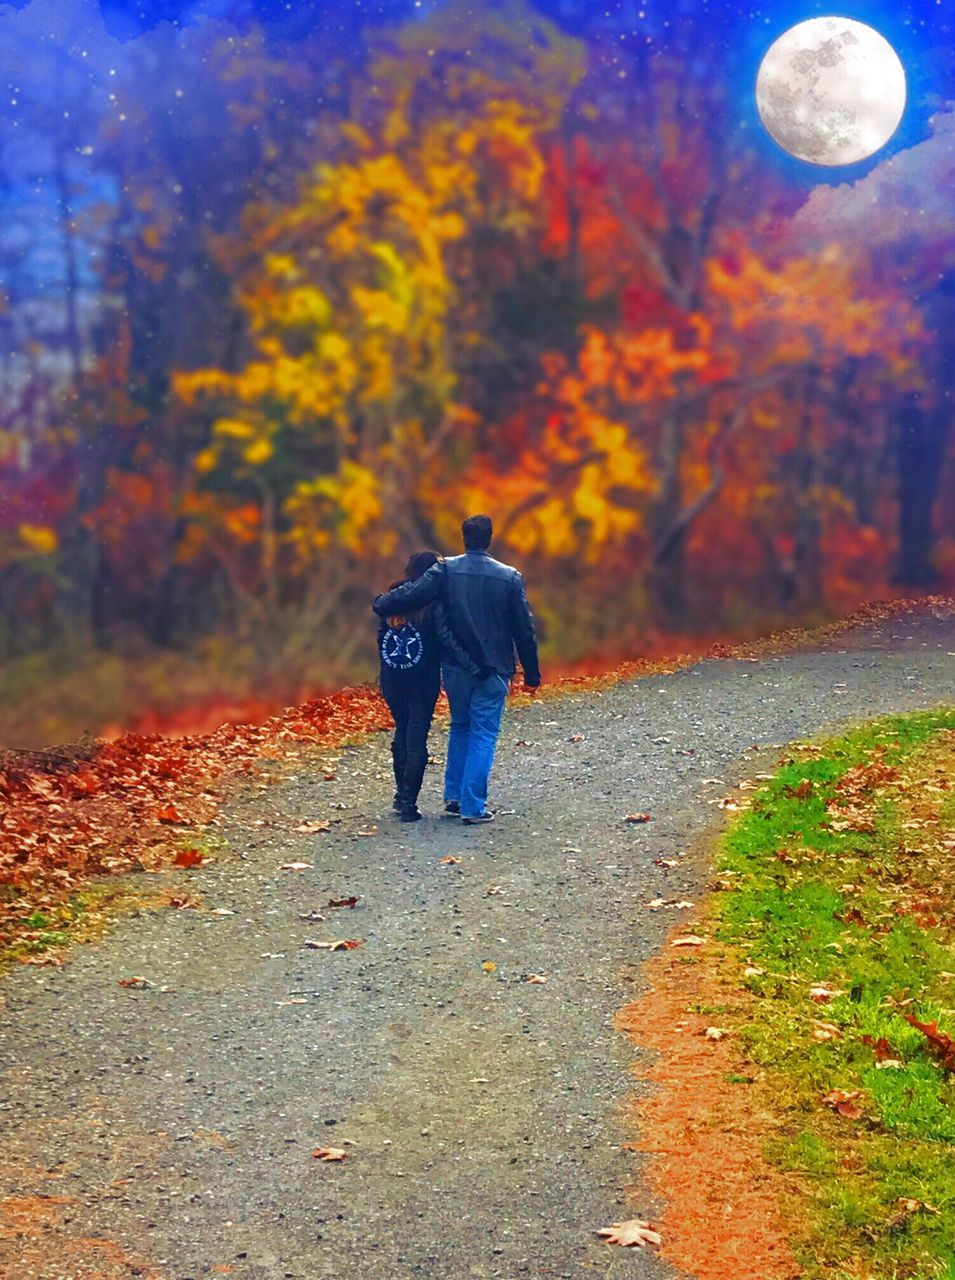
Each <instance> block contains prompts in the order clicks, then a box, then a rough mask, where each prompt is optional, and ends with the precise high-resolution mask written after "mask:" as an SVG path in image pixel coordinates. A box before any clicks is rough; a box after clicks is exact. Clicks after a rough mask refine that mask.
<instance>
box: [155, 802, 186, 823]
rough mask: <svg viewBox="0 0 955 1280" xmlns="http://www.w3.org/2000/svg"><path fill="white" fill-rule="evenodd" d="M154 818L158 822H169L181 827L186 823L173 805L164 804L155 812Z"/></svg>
mask: <svg viewBox="0 0 955 1280" xmlns="http://www.w3.org/2000/svg"><path fill="white" fill-rule="evenodd" d="M156 817H157V818H158V819H159V821H160V822H171V823H175V824H177V825H179V826H182V825H184V824H186V823H187V822H188V819H187V818H184V817H183V816H182V814H181V813H180V812H179V810H178V809H177V808H176V806H175V805H174V804H164V805H160V807H159V808H158V809H157V810H156Z"/></svg>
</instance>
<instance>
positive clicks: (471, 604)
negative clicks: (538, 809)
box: [372, 516, 541, 825]
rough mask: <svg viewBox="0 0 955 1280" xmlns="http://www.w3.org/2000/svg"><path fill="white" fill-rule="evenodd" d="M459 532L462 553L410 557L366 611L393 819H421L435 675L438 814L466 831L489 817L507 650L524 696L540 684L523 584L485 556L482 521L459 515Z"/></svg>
mask: <svg viewBox="0 0 955 1280" xmlns="http://www.w3.org/2000/svg"><path fill="white" fill-rule="evenodd" d="M461 532H462V534H463V536H464V554H463V555H460V556H453V557H451V558H450V559H448V560H444V559H442V558H441V557H440V556H439V555H437V554H436V553H435V552H434V551H420V552H418V553H417V554H416V555H413V556H412V557H411V559H410V560H409V561H408V565H407V568H406V569H405V575H406V576H405V579H404V580H403V581H402V582H400V583H396V584H395V585H394V586H393V587H392V588H391V590H389V591H388V592H386V593H385V594H384V595H380V596H378V597H377V598H376V599H375V602H374V604H373V606H372V608H373V609H374V611H375V613H376V614H378V617H379V618H380V620H381V621H380V626H379V632H378V649H379V654H380V656H381V691H382V694H383V695H384V697H385V700H386V702H387V703H388V706H389V708H390V710H391V714H392V715H393V717H394V721H395V735H394V739H393V741H392V745H391V751H392V756H393V759H394V766H395V784H396V788H397V789H396V791H395V801H394V808H395V809H396V810H397V811H398V813H399V814H400V815H401V820H402V822H417V821H418V819H419V818H420V817H421V814H420V812H419V810H418V793H419V791H420V789H421V782H422V779H423V778H424V772H425V768H426V767H427V764H428V731H429V730H430V728H431V720H432V717H433V716H434V707H435V703H436V702H437V700H438V693H439V692H440V687H441V679H442V676H443V679H444V688H445V692H446V693H447V695H448V702H449V704H450V707H451V736H450V738H449V740H448V758H447V766H446V768H445V774H444V811H445V814H446V815H448V816H457V815H459V814H460V816H461V818H462V819H463V821H464V822H465V823H467V824H468V825H472V824H477V823H483V822H490V821H491V819H492V817H493V816H494V815H493V814H492V813H491V812H490V811H489V809H488V807H487V783H488V775H489V774H490V772H491V765H492V764H493V762H494V748H495V746H496V743H497V736H498V733H499V731H500V727H501V714H502V712H503V710H504V699H505V698H506V697H507V691H508V688H509V686H510V681H511V678H512V676H513V675H514V671H515V662H514V651H515V649H516V650H517V656H518V657H519V658H520V661H521V666H522V667H523V669H524V687H525V689H537V688H538V687H539V685H540V682H541V677H540V668H539V666H538V660H537V638H536V636H535V634H534V619H533V616H532V614H531V611H530V606H529V605H528V603H527V596H526V594H525V592H524V579H523V578H522V577H521V575H520V574H519V573H518V571H517V570H516V569H512V568H511V567H510V566H509V565H506V564H501V563H500V561H498V560H495V559H493V557H492V556H491V555H490V553H489V551H488V548H489V547H490V545H491V537H492V534H493V528H492V525H491V520H490V518H489V517H488V516H469V517H468V519H467V520H465V521H464V523H463V524H462V526H461Z"/></svg>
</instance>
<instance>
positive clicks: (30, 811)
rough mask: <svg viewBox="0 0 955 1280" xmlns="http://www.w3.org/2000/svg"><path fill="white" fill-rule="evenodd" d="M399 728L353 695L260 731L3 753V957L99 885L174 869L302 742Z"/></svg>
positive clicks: (373, 693)
mask: <svg viewBox="0 0 955 1280" xmlns="http://www.w3.org/2000/svg"><path fill="white" fill-rule="evenodd" d="M388 723H389V717H388V711H387V708H386V707H385V705H384V703H383V702H382V700H381V698H380V696H379V694H378V691H377V690H376V689H372V688H358V689H343V690H341V692H339V693H335V694H331V695H329V696H327V697H323V698H316V699H314V700H313V701H311V702H306V703H304V704H303V705H302V706H298V707H291V708H288V709H287V710H286V711H284V712H283V713H282V714H280V715H277V716H273V717H271V718H270V719H269V720H266V721H265V722H264V723H262V724H260V725H238V726H237V725H229V724H226V725H222V726H221V727H220V728H219V729H217V730H215V732H214V733H210V734H202V735H194V736H192V737H185V738H166V737H162V736H161V735H159V734H150V735H140V734H124V735H123V736H122V737H121V738H119V739H118V740H116V741H115V742H103V741H99V740H95V741H93V742H91V743H89V744H84V745H80V746H75V747H72V748H71V747H65V748H62V749H60V750H56V751H6V752H0V804H2V809H0V946H3V945H5V944H7V943H9V942H10V941H11V939H12V937H13V936H14V934H15V932H16V929H17V925H18V923H20V922H21V921H22V920H23V919H24V917H25V916H27V915H29V914H30V913H31V912H32V911H36V910H45V909H47V908H49V907H50V906H52V905H54V904H56V903H58V902H62V901H64V900H65V899H66V898H67V897H68V896H69V895H70V893H72V892H74V891H75V890H76V889H77V888H78V887H80V886H81V885H82V884H83V883H84V882H86V881H88V880H89V879H90V878H91V877H94V876H98V875H102V874H104V873H108V872H117V871H130V870H141V869H143V868H146V869H152V868H154V867H157V866H161V865H163V864H167V863H168V862H170V861H171V860H172V859H173V858H174V857H175V855H176V853H177V850H180V849H181V848H182V846H183V843H184V840H186V841H187V840H188V838H189V836H190V835H194V834H196V833H198V832H199V831H201V830H202V828H204V827H206V826H208V824H209V823H210V822H211V821H212V819H213V818H214V817H215V814H216V812H217V810H218V808H219V804H220V803H221V800H222V798H223V788H224V785H225V783H226V782H227V781H228V780H230V779H235V778H237V777H239V778H241V777H242V776H243V775H245V774H248V773H249V772H251V771H252V770H253V769H254V768H255V766H256V763H257V761H259V760H260V759H261V757H262V756H263V755H266V754H267V755H269V756H271V757H272V758H274V757H276V756H281V753H282V750H283V746H285V745H286V744H289V743H291V742H295V743H298V744H301V743H302V742H303V741H312V742H316V743H321V744H322V746H326V747H331V746H335V745H337V744H339V743H341V742H344V741H345V740H347V739H349V738H352V737H355V736H356V735H358V734H360V733H366V732H373V731H375V730H377V729H382V728H384V727H385V726H386V725H387V724H388Z"/></svg>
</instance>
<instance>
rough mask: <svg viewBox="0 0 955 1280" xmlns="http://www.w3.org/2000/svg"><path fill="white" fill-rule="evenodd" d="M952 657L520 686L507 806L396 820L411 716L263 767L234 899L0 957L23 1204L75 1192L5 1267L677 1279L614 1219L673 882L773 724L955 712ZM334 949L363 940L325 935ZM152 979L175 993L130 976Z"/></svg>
mask: <svg viewBox="0 0 955 1280" xmlns="http://www.w3.org/2000/svg"><path fill="white" fill-rule="evenodd" d="M953 650H955V623H953V621H952V620H948V621H944V622H943V621H940V620H938V619H935V618H932V617H927V618H924V619H921V620H918V619H913V620H902V621H899V620H895V621H892V622H889V623H888V624H885V625H883V626H881V627H880V628H876V629H874V630H872V631H869V632H865V633H858V632H857V633H852V634H851V635H848V636H846V637H844V638H842V639H840V640H838V641H836V642H834V643H832V644H831V646H830V647H829V649H828V651H825V652H805V653H796V654H792V655H788V656H783V657H772V658H768V659H765V660H762V661H760V662H756V663H754V662H716V661H710V662H703V663H700V664H698V665H696V666H694V667H692V668H689V669H687V670H683V671H680V672H678V673H676V674H674V675H671V676H666V677H650V678H646V679H642V680H640V681H638V682H636V683H628V684H623V685H620V686H617V687H614V688H612V689H609V690H606V691H604V692H603V693H598V692H595V691H593V690H591V691H588V692H585V693H582V694H579V695H572V696H567V697H565V698H562V699H559V700H554V701H544V700H539V701H537V702H535V703H533V704H531V705H529V706H527V707H522V708H520V709H514V710H512V711H510V712H508V713H507V716H506V721H505V727H504V730H503V733H502V740H501V750H500V755H499V760H498V766H497V769H496V773H495V779H494V789H493V790H494V794H493V798H492V802H493V803H496V805H497V807H498V809H499V810H504V813H502V814H501V816H500V817H499V819H498V821H497V822H495V823H494V824H492V825H491V826H489V827H486V828H466V827H463V826H461V824H459V823H456V822H449V821H448V820H445V819H441V818H439V817H437V816H432V817H429V818H428V819H427V820H426V821H424V822H421V823H419V824H418V825H417V826H401V825H399V824H398V823H397V822H396V821H395V820H394V819H393V818H392V817H391V816H390V814H389V812H388V805H389V802H390V798H391V789H390V787H389V779H388V772H389V769H388V766H389V757H388V752H387V739H386V738H385V736H384V735H382V736H379V737H376V738H375V739H374V740H372V741H370V742H368V743H367V744H364V745H362V746H360V747H358V748H353V749H346V750H344V751H339V752H336V753H335V754H336V755H337V756H338V761H337V763H336V764H335V765H334V772H335V774H336V779H335V780H334V781H326V780H324V778H323V772H324V770H323V769H322V768H321V767H320V766H319V763H318V758H316V759H315V760H312V761H303V765H302V768H301V769H300V770H299V772H298V775H297V776H296V777H294V778H292V779H285V780H284V781H281V782H279V783H276V784H275V785H270V786H267V787H265V788H264V789H256V788H250V790H249V791H248V793H247V794H246V795H244V796H243V797H241V798H240V800H239V801H238V802H237V803H235V804H234V805H233V806H232V807H231V808H230V809H229V810H228V811H227V813H226V815H225V821H224V824H223V828H222V829H223V833H224V834H225V835H226V836H227V838H228V840H229V843H230V850H229V851H228V852H224V853H223V854H222V855H220V857H219V858H218V860H217V861H216V862H215V863H213V864H211V865H210V866H208V867H207V868H202V869H200V870H198V871H195V872H191V873H188V874H187V873H182V872H180V873H178V874H177V876H176V879H177V881H183V880H184V879H188V881H189V885H190V892H191V893H193V894H195V895H201V898H202V900H203V903H204V905H205V907H206V908H207V910H205V911H193V910H188V909H186V910H163V911H160V912H150V913H144V914H142V915H139V916H133V917H127V918H124V919H123V920H121V921H120V922H119V923H117V925H116V926H115V927H114V928H113V929H112V930H111V931H110V932H109V934H108V935H107V937H106V938H105V939H104V940H103V941H102V942H101V943H100V944H98V945H95V946H87V947H79V948H77V949H76V951H75V952H74V955H73V958H72V960H71V962H70V963H69V964H68V965H66V966H65V967H64V968H62V969H59V970H56V969H34V968H27V967H24V968H23V969H20V970H17V971H16V972H14V973H12V974H11V975H9V976H8V977H7V978H5V979H3V980H0V1001H2V1002H3V1003H2V1004H0V1198H2V1196H4V1195H15V1196H21V1197H26V1196H35V1195H44V1196H56V1197H62V1198H63V1200H64V1203H62V1204H60V1203H58V1202H51V1203H50V1212H49V1231H48V1236H47V1242H48V1249H47V1251H46V1253H47V1256H46V1260H45V1262H43V1263H40V1262H37V1261H36V1255H35V1253H31V1252H28V1251H25V1250H24V1249H23V1248H22V1247H21V1246H18V1244H17V1241H16V1240H15V1239H13V1238H12V1236H11V1232H10V1229H9V1221H10V1219H9V1216H8V1220H7V1222H6V1223H5V1224H4V1223H3V1219H2V1218H0V1224H2V1225H5V1226H6V1227H7V1230H6V1231H5V1232H4V1231H3V1230H0V1274H2V1275H5V1276H9V1277H10V1278H11V1280H33V1278H34V1277H43V1280H62V1278H63V1277H69V1278H70V1280H79V1278H80V1277H87V1276H91V1275H92V1274H93V1271H92V1269H90V1264H89V1261H88V1259H89V1257H90V1256H93V1255H95V1256H97V1257H102V1259H103V1262H102V1269H101V1271H100V1273H99V1274H102V1275H104V1276H109V1277H113V1276H116V1277H119V1276H125V1275H132V1274H134V1273H135V1271H134V1264H133V1263H132V1262H130V1261H129V1259H130V1258H131V1257H133V1256H135V1257H136V1258H139V1259H141V1260H142V1264H143V1265H144V1266H145V1268H146V1269H142V1270H141V1271H140V1274H143V1275H150V1274H162V1275H163V1276H165V1277H173V1278H174V1280H187V1278H194V1280H200V1277H203V1276H207V1275H210V1274H211V1275H215V1274H229V1275H232V1276H234V1277H236V1280H292V1278H293V1277H294V1278H295V1280H324V1278H325V1277H346V1276H347V1277H358V1278H360V1280H366V1278H367V1280H412V1278H416V1277H427V1280H465V1278H466V1277H501V1278H503V1280H519V1277H523V1276H528V1277H533V1278H534V1280H545V1278H548V1277H572V1278H574V1280H577V1278H578V1277H586V1276H593V1275H609V1276H613V1277H630V1276H635V1277H664V1276H667V1275H669V1274H670V1273H669V1271H668V1269H667V1268H666V1266H665V1264H663V1263H662V1262H661V1261H660V1260H659V1259H658V1258H656V1257H654V1256H652V1255H651V1254H648V1253H643V1252H636V1251H631V1250H622V1249H619V1248H613V1247H611V1246H608V1245H605V1244H603V1243H601V1242H600V1241H598V1240H596V1239H595V1237H594V1236H593V1235H592V1232H593V1231H594V1230H595V1229H596V1228H599V1227H602V1226H605V1225H607V1224H609V1223H610V1222H611V1221H613V1220H616V1219H620V1218H626V1217H630V1216H635V1215H637V1216H642V1215H643V1214H645V1215H646V1216H652V1214H653V1206H652V1205H650V1204H647V1203H646V1201H645V1200H643V1199H641V1197H640V1193H639V1188H637V1189H636V1192H635V1197H636V1198H635V1199H629V1198H628V1187H630V1186H632V1184H633V1183H634V1181H635V1179H636V1178H637V1177H638V1167H637V1164H636V1157H635V1156H634V1155H633V1154H632V1153H631V1152H629V1151H627V1150H626V1149H624V1145H623V1144H624V1143H625V1142H627V1141H628V1139H629V1137H630V1135H629V1134H628V1133H627V1132H626V1131H625V1129H624V1127H623V1125H622V1121H621V1111H622V1104H623V1102H624V1100H625V1098H626V1097H627V1094H628V1092H629V1091H630V1090H631V1089H632V1088H633V1087H634V1084H633V1081H632V1079H631V1077H630V1075H629V1067H630V1066H631V1059H632V1052H631V1048H630V1046H629V1045H628V1043H627V1042H626V1040H625V1039H624V1037H622V1036H620V1035H618V1034H617V1033H615V1032H614V1030H613V1029H612V1026H611V1019H612V1016H613V1014H614V1011H615V1010H616V1009H617V1008H619V1006H621V1005H622V1004H624V1003H625V1002H627V1001H629V1000H630V999H632V998H633V997H634V995H635V994H636V992H637V991H638V990H639V983H640V966H641V963H642V962H643V961H644V960H645V959H646V958H647V957H648V956H649V955H650V954H651V953H652V952H653V950H654V949H655V948H657V947H659V946H660V945H661V942H662V940H663V938H664V935H665V933H666V931H667V929H668V928H669V926H670V925H671V924H672V923H673V921H674V916H673V913H672V912H649V911H647V910H646V907H645V905H644V904H645V903H646V902H647V901H649V900H650V899H653V898H655V897H657V896H664V897H671V896H680V897H687V898H689V899H696V897H697V896H698V895H699V893H700V892H701V891H702V888H703V886H704V884H705V880H706V870H705V866H704V865H703V864H702V863H701V861H700V859H699V858H698V857H695V856H694V855H693V852H692V851H693V847H694V844H697V843H698V842H699V840H700V838H701V836H703V835H704V834H706V833H707V831H711V830H713V829H714V827H715V825H716V824H717V818H718V812H719V811H718V810H717V809H716V807H715V806H714V805H713V804H711V803H709V801H712V800H715V799H717V798H718V797H720V796H722V795H725V794H726V793H727V789H728V787H729V786H730V784H731V783H732V782H733V781H735V780H738V779H739V778H742V777H746V776H749V775H751V774H752V773H754V772H756V771H758V770H759V769H764V768H765V767H766V766H767V764H768V763H771V762H773V761H775V759H776V758H777V757H778V755H779V752H778V751H772V752H769V753H768V754H767V753H765V752H763V753H760V754H759V755H757V753H754V752H753V751H752V750H751V748H752V746H753V745H754V744H759V745H760V746H761V747H763V748H766V747H769V746H770V745H771V744H782V743H786V742H788V741H791V740H792V739H795V738H799V737H802V736H806V735H812V734H817V733H819V732H822V731H829V730H833V731H834V730H837V729H840V728H842V727H844V726H846V725H847V724H848V723H850V722H852V721H856V720H859V719H863V718H868V717H870V716H874V715H878V714H882V713H887V712H895V711H904V710H908V709H915V708H923V707H931V706H935V705H938V704H940V703H941V702H944V701H946V700H947V701H949V702H951V701H952V700H953V697H955V658H953V656H952V651H953ZM432 743H433V749H434V750H435V752H436V754H437V755H438V756H439V757H440V756H442V755H443V751H444V746H445V735H444V733H443V732H436V733H435V735H434V737H433V740H432ZM328 771H331V770H330V769H329V770H328ZM439 774H440V770H439V769H435V770H432V771H431V773H430V774H429V776H428V778H427V779H426V782H425V789H424V796H423V800H422V804H423V807H424V808H425V809H430V810H431V811H432V813H433V812H434V811H435V810H436V808H437V804H438V797H439ZM712 778H720V779H722V780H723V781H722V782H721V783H719V784H717V783H713V782H707V781H706V779H712ZM635 811H647V812H649V813H650V814H651V815H652V820H651V821H650V822H649V823H647V824H645V825H633V824H626V823H625V822H624V821H623V818H624V816H625V815H626V814H628V813H633V812H635ZM303 819H310V820H316V821H323V820H329V821H331V822H332V824H333V825H332V829H331V831H330V832H328V833H318V834H312V835H309V834H304V833H299V832H296V831H295V827H296V826H298V825H299V824H300V823H301V821H302V820H303ZM373 826H374V827H377V833H375V834H371V835H368V834H365V835H363V834H361V833H362V832H367V831H369V830H370V829H371V828H372V827H373ZM448 856H450V857H454V858H458V859H460V861H459V862H456V863H444V864H442V862H441V859H442V858H443V857H448ZM659 859H665V860H667V861H668V862H673V863H675V865H673V866H661V865H660V864H659V862H658V861H657V860H659ZM287 862H304V863H307V864H308V869H306V870H301V871H294V870H292V871H289V870H280V867H281V864H283V863H287ZM148 879H149V883H150V884H153V885H154V884H155V881H156V877H150V878H148ZM492 890H493V892H491V891H492ZM350 895H358V897H359V905H358V906H357V907H356V908H355V909H354V910H349V909H347V908H341V909H329V908H328V907H327V903H328V900H329V898H330V897H336V898H339V897H347V896H350ZM212 908H216V909H225V910H228V911H230V912H233V913H234V914H228V915H227V914H221V915H213V914H211V913H210V910H208V909H212ZM310 912H314V913H317V914H318V915H323V916H324V917H325V918H324V919H323V920H321V919H312V920H308V919H304V918H303V916H305V915H307V914H308V913H310ZM337 938H360V939H363V940H364V942H363V946H362V947H361V948H359V949H355V950H343V951H337V952H329V951H327V950H313V949H308V948H306V947H305V946H304V945H303V944H304V942H305V941H306V940H307V939H311V940H318V941H331V940H334V939H337ZM486 965H494V966H496V967H495V968H494V969H493V970H491V969H489V968H486V967H485V966H486ZM529 974H540V975H543V976H544V977H546V979H547V981H546V983H542V984H531V983H528V982H526V981H523V980H522V976H523V975H529ZM134 975H135V976H143V977H145V978H147V979H148V980H149V982H150V983H152V984H153V985H152V986H150V987H149V988H147V989H143V990H135V989H129V988H123V987H120V986H119V985H118V982H119V980H120V979H122V978H127V977H130V976H134ZM324 1146H334V1147H342V1148H344V1149H345V1150H347V1152H348V1156H347V1159H346V1160H345V1162H344V1163H342V1164H323V1163H321V1162H319V1161H318V1160H316V1159H314V1158H313V1157H312V1154H311V1152H312V1150H313V1149H314V1148H316V1147H324ZM81 1238H86V1239H88V1238H94V1239H105V1240H109V1241H113V1242H116V1245H117V1247H116V1249H115V1252H114V1253H113V1254H111V1255H110V1254H109V1251H108V1250H107V1249H106V1248H105V1246H98V1245H95V1246H94V1245H89V1244H85V1245H83V1244H78V1243H77V1241H78V1240H80V1239H81ZM120 1246H121V1248H120ZM18 1249H19V1250H20V1252H19V1254H18ZM84 1250H85V1251H86V1252H84ZM90 1251H92V1252H90ZM124 1251H125V1252H124ZM124 1256H125V1258H126V1261H123V1258H124ZM84 1259H85V1260H84ZM4 1266H5V1267H6V1271H4V1270H3V1267H4ZM110 1268H113V1269H112V1270H111V1269H110ZM225 1268H231V1270H225Z"/></svg>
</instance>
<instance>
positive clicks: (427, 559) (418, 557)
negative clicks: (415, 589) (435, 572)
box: [405, 551, 438, 582]
mask: <svg viewBox="0 0 955 1280" xmlns="http://www.w3.org/2000/svg"><path fill="white" fill-rule="evenodd" d="M437 563H438V553H437V551H416V552H415V553H414V555H412V556H409V557H408V563H407V564H406V565H405V578H406V579H407V580H408V581H409V582H410V581H412V580H413V579H414V578H420V577H421V575H422V574H423V573H427V572H428V570H429V569H430V568H431V566H432V565H433V564H437Z"/></svg>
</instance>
